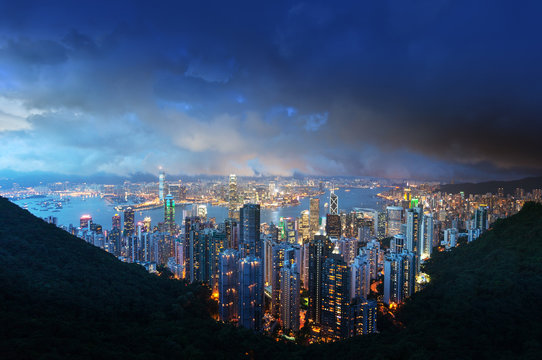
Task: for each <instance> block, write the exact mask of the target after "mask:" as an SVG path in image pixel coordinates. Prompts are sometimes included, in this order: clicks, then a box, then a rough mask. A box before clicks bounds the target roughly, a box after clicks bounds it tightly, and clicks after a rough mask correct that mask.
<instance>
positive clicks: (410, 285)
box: [383, 250, 416, 305]
mask: <svg viewBox="0 0 542 360" xmlns="http://www.w3.org/2000/svg"><path fill="white" fill-rule="evenodd" d="M415 278H416V255H415V254H414V253H412V252H409V251H406V250H404V251H403V252H402V253H400V254H390V255H388V256H387V257H386V260H385V262H384V299H383V301H384V303H385V304H386V305H390V304H391V303H395V304H399V303H401V302H403V301H405V299H406V298H408V297H410V296H411V295H412V294H413V293H414V289H415Z"/></svg>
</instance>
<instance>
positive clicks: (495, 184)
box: [440, 176, 542, 195]
mask: <svg viewBox="0 0 542 360" xmlns="http://www.w3.org/2000/svg"><path fill="white" fill-rule="evenodd" d="M499 188H502V189H503V192H504V194H505V195H507V194H514V193H515V191H516V189H517V188H522V189H524V190H525V191H526V192H530V191H532V190H533V189H542V176H538V177H530V178H525V179H520V180H511V181H486V182H480V183H463V184H446V185H441V186H440V191H442V192H445V193H452V194H457V193H459V192H461V191H463V192H464V193H465V194H466V195H469V194H487V193H493V194H496V193H497V190H498V189H499Z"/></svg>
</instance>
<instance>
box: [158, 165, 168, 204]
mask: <svg viewBox="0 0 542 360" xmlns="http://www.w3.org/2000/svg"><path fill="white" fill-rule="evenodd" d="M165 183H166V173H165V172H163V171H160V174H159V175H158V198H159V199H160V201H164V196H165V185H166V184H165Z"/></svg>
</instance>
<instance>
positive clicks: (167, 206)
mask: <svg viewBox="0 0 542 360" xmlns="http://www.w3.org/2000/svg"><path fill="white" fill-rule="evenodd" d="M164 225H165V229H166V232H169V233H170V234H171V235H173V234H175V233H176V232H177V229H176V226H175V200H174V199H173V196H172V195H171V194H167V195H166V197H165V199H164Z"/></svg>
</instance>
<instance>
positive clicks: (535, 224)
mask: <svg viewBox="0 0 542 360" xmlns="http://www.w3.org/2000/svg"><path fill="white" fill-rule="evenodd" d="M425 271H426V272H428V273H429V274H430V275H431V279H432V280H431V283H430V284H429V285H428V286H427V287H426V288H425V289H424V290H423V291H420V292H418V293H416V294H414V296H412V297H411V298H410V299H409V301H407V302H406V304H405V305H404V306H403V307H402V309H401V310H400V312H399V313H398V319H399V320H400V321H401V322H402V324H403V325H404V328H403V329H401V330H397V331H388V332H386V333H383V334H380V335H376V336H370V337H362V338H354V339H351V340H349V341H347V342H344V343H341V344H331V345H329V346H322V347H317V348H314V349H310V351H311V352H314V354H315V355H319V356H321V357H322V358H325V357H326V356H334V357H336V358H355V357H356V356H359V355H356V354H366V355H368V358H377V359H388V358H392V359H401V358H412V359H428V358H430V359H431V358H451V359H520V358H521V359H540V358H541V357H542V346H541V345H542V344H541V340H542V324H541V321H542V308H541V307H540V305H539V304H538V301H539V299H541V298H542V205H540V204H535V203H527V204H526V205H525V206H524V208H523V209H522V211H521V212H519V213H518V214H516V215H514V216H512V217H510V218H507V219H504V220H500V221H498V222H497V223H495V224H494V225H493V226H492V229H491V230H490V231H488V232H486V233H485V234H484V235H483V236H481V237H480V238H479V239H478V240H476V241H474V242H472V243H470V244H467V245H464V246H460V247H458V248H455V249H454V250H453V251H451V252H447V253H437V254H435V256H434V257H433V259H432V260H431V261H430V263H429V264H427V266H426V268H425Z"/></svg>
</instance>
